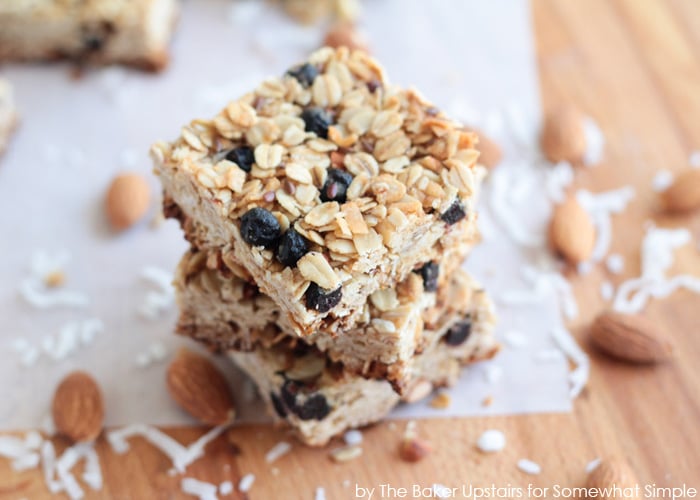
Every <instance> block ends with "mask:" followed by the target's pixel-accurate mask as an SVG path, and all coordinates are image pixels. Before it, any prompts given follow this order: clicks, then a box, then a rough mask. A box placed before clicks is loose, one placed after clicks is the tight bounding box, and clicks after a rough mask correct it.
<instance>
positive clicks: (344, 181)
mask: <svg viewBox="0 0 700 500" xmlns="http://www.w3.org/2000/svg"><path fill="white" fill-rule="evenodd" d="M351 183H352V175H350V174H349V173H348V172H346V171H345V170H340V169H338V168H329V169H328V177H326V182H325V183H324V184H323V187H322V188H321V201H337V202H338V203H345V200H346V199H347V197H346V193H347V191H348V186H349V185H350V184H351Z"/></svg>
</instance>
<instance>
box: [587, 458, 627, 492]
mask: <svg viewBox="0 0 700 500" xmlns="http://www.w3.org/2000/svg"><path fill="white" fill-rule="evenodd" d="M614 487H617V488H619V490H617V488H614ZM586 488H587V489H589V490H592V491H595V492H596V495H594V496H595V498H598V499H602V500H614V499H620V498H630V499H637V498H639V493H640V492H639V481H638V480H637V477H636V475H635V474H634V472H633V471H632V468H631V467H630V466H629V464H628V463H627V462H626V461H625V460H623V459H621V458H606V459H603V460H602V461H601V462H600V464H598V467H596V468H595V469H593V470H592V471H591V472H590V473H589V474H588V479H587V481H586ZM616 490H617V492H618V493H619V492H620V491H621V492H622V494H623V495H622V496H620V495H616V494H615V492H616Z"/></svg>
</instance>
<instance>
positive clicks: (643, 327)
mask: <svg viewBox="0 0 700 500" xmlns="http://www.w3.org/2000/svg"><path fill="white" fill-rule="evenodd" d="M590 335H591V341H592V342H593V344H594V345H595V346H596V347H598V349H600V350H601V351H603V352H605V353H606V354H609V355H610V356H613V357H614V358H617V359H620V360H623V361H629V362H632V363H658V362H660V361H665V360H667V359H669V358H670V357H672V356H673V350H674V349H673V344H672V343H671V342H670V341H669V340H668V339H666V338H664V337H663V336H662V335H661V333H660V332H659V331H658V330H657V328H656V325H655V324H654V323H652V322H651V321H649V320H648V319H646V318H645V317H643V316H639V315H628V314H621V313H618V312H614V311H606V312H603V313H601V314H600V315H598V317H597V318H596V319H595V321H594V322H593V325H592V326H591V332H590Z"/></svg>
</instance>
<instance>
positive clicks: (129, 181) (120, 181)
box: [105, 173, 151, 231]
mask: <svg viewBox="0 0 700 500" xmlns="http://www.w3.org/2000/svg"><path fill="white" fill-rule="evenodd" d="M150 201H151V189H150V187H149V186H148V182H146V179H145V178H144V177H143V176H142V175H139V174H135V173H125V174H120V175H118V176H116V177H115V178H114V179H113V180H112V183H111V184H110V186H109V189H108V190H107V196H106V198H105V211H106V213H107V219H108V220H109V223H110V225H111V226H112V228H113V229H115V230H117V231H123V230H125V229H128V228H130V227H131V226H133V225H134V224H136V223H137V222H138V221H140V220H141V219H142V218H143V216H144V215H146V212H147V211H148V206H149V204H150Z"/></svg>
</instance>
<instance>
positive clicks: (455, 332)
mask: <svg viewBox="0 0 700 500" xmlns="http://www.w3.org/2000/svg"><path fill="white" fill-rule="evenodd" d="M471 332H472V320H471V318H469V317H467V318H464V319H463V320H462V321H460V322H459V323H457V324H456V325H454V326H453V327H452V328H450V329H449V330H448V331H447V333H446V334H445V336H444V337H443V338H444V339H445V343H446V344H447V345H451V346H458V345H462V344H464V342H465V341H466V340H467V339H468V338H469V334H470V333H471Z"/></svg>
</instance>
